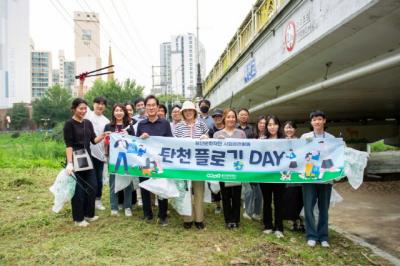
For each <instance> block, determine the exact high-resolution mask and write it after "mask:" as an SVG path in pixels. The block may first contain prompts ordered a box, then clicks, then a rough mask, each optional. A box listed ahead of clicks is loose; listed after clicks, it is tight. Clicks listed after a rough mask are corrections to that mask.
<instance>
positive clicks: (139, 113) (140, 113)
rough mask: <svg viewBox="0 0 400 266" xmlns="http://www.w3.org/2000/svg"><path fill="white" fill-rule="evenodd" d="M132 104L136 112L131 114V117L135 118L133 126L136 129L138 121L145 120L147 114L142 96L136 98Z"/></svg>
mask: <svg viewBox="0 0 400 266" xmlns="http://www.w3.org/2000/svg"><path fill="white" fill-rule="evenodd" d="M133 104H134V105H135V111H136V114H135V115H134V116H133V119H135V120H136V122H137V123H136V124H135V126H134V129H135V131H136V130H137V126H138V125H139V122H140V121H142V120H145V119H146V118H147V116H146V109H145V107H144V99H143V98H142V97H139V98H137V99H136V100H135V101H134V102H133Z"/></svg>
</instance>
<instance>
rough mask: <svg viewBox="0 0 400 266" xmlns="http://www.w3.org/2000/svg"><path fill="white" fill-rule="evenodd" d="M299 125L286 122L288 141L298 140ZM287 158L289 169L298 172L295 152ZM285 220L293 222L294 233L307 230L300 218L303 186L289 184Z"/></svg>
mask: <svg viewBox="0 0 400 266" xmlns="http://www.w3.org/2000/svg"><path fill="white" fill-rule="evenodd" d="M296 130H297V125H296V123H295V122H293V121H286V122H285V123H284V124H283V131H284V134H285V138H286V139H297V136H296ZM286 158H288V159H290V160H291V162H290V164H289V169H290V170H293V171H296V169H298V165H297V162H296V155H295V154H294V152H293V150H289V153H288V154H287V155H286ZM284 206H285V211H284V219H285V220H286V219H288V220H291V221H292V223H293V224H292V229H291V230H292V231H295V232H304V231H305V228H304V225H303V220H302V219H301V217H300V212H301V209H303V191H302V185H301V184H296V183H293V184H287V185H286V191H285V195H284Z"/></svg>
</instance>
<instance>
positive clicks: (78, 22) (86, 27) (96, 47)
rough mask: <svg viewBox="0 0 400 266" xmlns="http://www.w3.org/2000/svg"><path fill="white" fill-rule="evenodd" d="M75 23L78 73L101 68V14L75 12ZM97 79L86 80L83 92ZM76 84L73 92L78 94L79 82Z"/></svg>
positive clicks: (76, 66)
mask: <svg viewBox="0 0 400 266" xmlns="http://www.w3.org/2000/svg"><path fill="white" fill-rule="evenodd" d="M74 24H75V26H74V27H75V68H76V73H77V74H80V73H83V72H88V71H92V70H96V69H98V68H100V66H101V59H100V21H99V15H98V14H97V13H94V12H74ZM95 80H96V77H90V78H87V79H86V80H85V84H84V87H83V93H86V92H87V91H88V90H89V89H90V88H91V87H92V85H93V83H94V81H95ZM76 85H77V86H75V90H74V93H73V94H74V95H75V96H78V90H79V82H77V83H76Z"/></svg>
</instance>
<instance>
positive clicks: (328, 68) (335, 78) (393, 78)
mask: <svg viewBox="0 0 400 266" xmlns="http://www.w3.org/2000/svg"><path fill="white" fill-rule="evenodd" d="M203 95H205V97H206V98H208V99H210V101H211V102H212V103H213V106H214V107H215V106H218V107H228V106H232V107H235V108H236V107H246V108H249V109H250V112H251V114H252V116H251V119H252V121H253V122H254V121H255V120H256V118H257V117H258V116H259V115H261V114H276V115H278V116H279V117H280V118H281V120H287V119H291V120H296V121H298V122H300V123H301V122H305V121H307V120H308V114H309V112H310V111H311V110H315V109H321V110H324V111H325V112H326V113H327V114H328V117H329V119H330V124H329V126H330V128H331V131H333V133H336V134H339V132H341V133H342V134H343V136H344V137H345V139H347V140H355V141H360V142H372V141H375V140H378V139H382V138H388V140H387V141H389V142H391V144H397V145H399V135H400V134H399V130H400V127H399V119H400V1H398V0H380V1H379V0H357V1H355V0H354V1H353V0H351V1H343V0H303V1H301V0H292V1H289V0H259V1H257V3H256V4H255V6H254V7H253V9H252V10H251V11H250V13H249V14H248V16H247V17H246V19H245V20H244V22H243V23H242V25H241V26H240V27H239V29H238V31H237V34H236V35H235V36H234V37H233V38H232V40H231V41H230V43H229V44H228V46H227V48H226V50H225V51H224V52H223V53H222V55H221V57H220V58H219V60H218V61H217V62H216V64H215V65H214V67H213V69H212V70H211V72H210V73H209V75H208V76H207V78H206V80H205V82H204V88H203ZM389 138H391V139H389Z"/></svg>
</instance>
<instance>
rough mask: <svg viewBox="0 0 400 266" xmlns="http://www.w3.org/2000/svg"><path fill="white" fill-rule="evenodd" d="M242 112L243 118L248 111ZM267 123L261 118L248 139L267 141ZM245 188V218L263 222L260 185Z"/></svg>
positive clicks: (255, 184) (248, 135) (248, 184)
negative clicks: (252, 137)
mask: <svg viewBox="0 0 400 266" xmlns="http://www.w3.org/2000/svg"><path fill="white" fill-rule="evenodd" d="M241 112H242V116H243V115H244V114H243V112H244V113H246V109H243V110H241ZM239 113H240V112H239ZM239 120H240V114H239ZM242 120H243V117H242ZM242 122H243V121H242ZM266 123H267V121H266V119H265V116H260V117H259V118H258V119H257V123H256V127H255V130H254V132H253V134H251V133H247V134H246V136H247V137H248V138H249V137H251V136H254V138H256V139H265V138H266V134H267V127H266ZM242 125H243V124H242ZM245 132H246V131H245ZM243 186H244V188H245V194H244V207H245V209H244V212H243V218H246V219H250V220H251V219H254V220H257V221H261V211H262V201H263V199H262V192H261V188H260V184H258V183H244V184H243Z"/></svg>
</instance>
